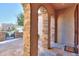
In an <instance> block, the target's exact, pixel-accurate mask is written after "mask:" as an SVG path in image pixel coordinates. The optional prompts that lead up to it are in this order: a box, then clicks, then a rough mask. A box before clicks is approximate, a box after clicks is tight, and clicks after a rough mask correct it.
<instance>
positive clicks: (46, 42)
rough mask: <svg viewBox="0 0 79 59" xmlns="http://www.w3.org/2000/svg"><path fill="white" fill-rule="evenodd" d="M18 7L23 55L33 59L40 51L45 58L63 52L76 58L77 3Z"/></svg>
mask: <svg viewBox="0 0 79 59" xmlns="http://www.w3.org/2000/svg"><path fill="white" fill-rule="evenodd" d="M22 5H23V8H24V35H23V39H24V55H27V56H29V55H30V56H36V55H42V54H41V53H43V52H48V54H49V55H50V54H51V55H65V53H67V54H66V55H68V54H70V55H78V43H79V42H78V41H79V37H78V31H79V30H78V27H79V23H78V19H79V15H78V12H79V5H78V4H68V3H66V4H65V3H58V4H56V3H51V4H50V3H44V4H42V3H25V4H22ZM38 10H40V11H41V14H40V13H39V11H38ZM39 15H42V30H41V31H42V35H41V39H39V38H40V34H39V35H38V32H39V31H40V30H39V26H38V25H39V20H40V18H39ZM40 40H41V42H40ZM53 52H54V53H55V54H53ZM45 54H47V53H45ZM45 54H44V55H45Z"/></svg>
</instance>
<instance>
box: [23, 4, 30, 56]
mask: <svg viewBox="0 0 79 59" xmlns="http://www.w3.org/2000/svg"><path fill="white" fill-rule="evenodd" d="M23 7H24V10H25V11H24V36H23V39H24V55H27V56H29V55H30V4H23Z"/></svg>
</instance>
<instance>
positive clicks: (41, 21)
mask: <svg viewBox="0 0 79 59" xmlns="http://www.w3.org/2000/svg"><path fill="white" fill-rule="evenodd" d="M47 44H48V12H47V9H46V8H45V7H43V6H41V7H40V8H39V9H38V55H41V53H42V52H44V48H48V45H47Z"/></svg>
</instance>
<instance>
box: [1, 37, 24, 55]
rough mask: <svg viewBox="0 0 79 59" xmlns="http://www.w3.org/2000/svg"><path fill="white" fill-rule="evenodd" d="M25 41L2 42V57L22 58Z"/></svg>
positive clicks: (18, 39) (20, 39)
mask: <svg viewBox="0 0 79 59" xmlns="http://www.w3.org/2000/svg"><path fill="white" fill-rule="evenodd" d="M22 55H23V39H22V38H17V39H12V40H6V41H3V42H0V56H22Z"/></svg>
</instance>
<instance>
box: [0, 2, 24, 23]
mask: <svg viewBox="0 0 79 59" xmlns="http://www.w3.org/2000/svg"><path fill="white" fill-rule="evenodd" d="M22 12H23V8H22V5H21V4H19V3H0V24H1V23H13V24H15V23H16V22H17V15H18V14H20V13H22Z"/></svg>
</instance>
